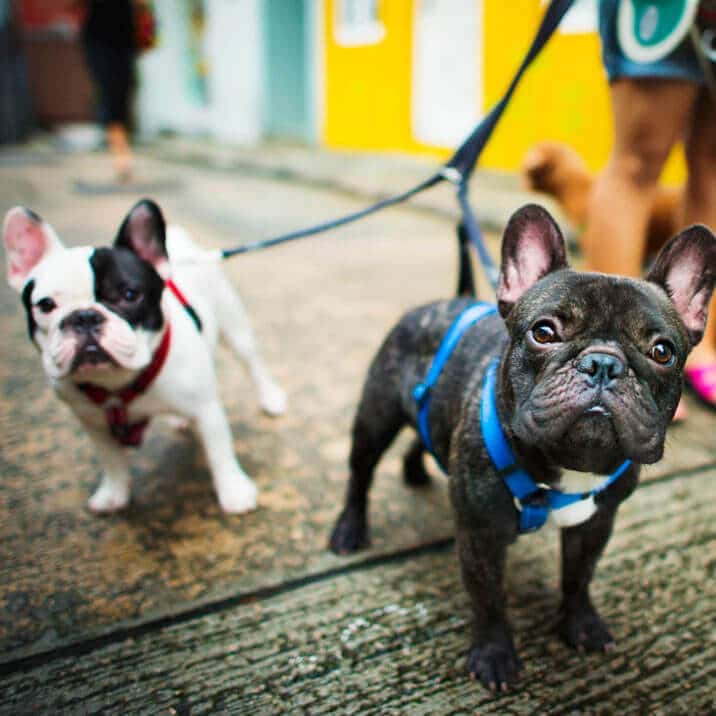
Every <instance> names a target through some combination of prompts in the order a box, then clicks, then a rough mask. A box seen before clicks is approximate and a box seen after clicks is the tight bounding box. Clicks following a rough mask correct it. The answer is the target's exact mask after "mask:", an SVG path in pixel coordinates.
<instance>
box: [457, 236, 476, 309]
mask: <svg viewBox="0 0 716 716" xmlns="http://www.w3.org/2000/svg"><path fill="white" fill-rule="evenodd" d="M457 262H458V277H457V294H456V295H457V296H458V297H459V298H460V297H463V298H474V297H475V296H476V295H477V291H476V290H475V276H474V274H473V271H472V261H471V260H470V241H469V239H468V237H467V231H465V225H464V224H463V223H462V222H460V223H459V224H458V225H457Z"/></svg>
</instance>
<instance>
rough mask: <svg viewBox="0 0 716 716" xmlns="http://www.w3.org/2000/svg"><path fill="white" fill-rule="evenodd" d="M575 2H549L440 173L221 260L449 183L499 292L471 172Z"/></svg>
mask: <svg viewBox="0 0 716 716" xmlns="http://www.w3.org/2000/svg"><path fill="white" fill-rule="evenodd" d="M574 1H575V0H552V1H551V2H550V4H549V6H548V7H547V10H546V11H545V13H544V16H543V17H542V21H541V23H540V26H539V28H538V30H537V33H536V35H535V37H534V40H533V41H532V44H531V45H530V48H529V50H528V52H527V54H526V55H525V57H524V59H523V60H522V63H521V64H520V66H519V68H518V70H517V72H516V73H515V75H514V77H513V78H512V81H511V82H510V84H509V86H508V88H507V90H506V92H505V94H504V95H503V97H502V99H501V100H500V101H499V102H498V103H497V104H496V105H495V106H494V107H493V108H492V109H491V110H490V112H489V113H488V114H487V116H486V117H485V118H484V119H483V120H482V121H481V122H480V123H479V124H478V125H477V126H476V127H475V129H474V130H473V131H472V132H471V133H470V135H469V136H468V137H467V139H465V141H464V142H463V143H462V144H461V145H460V146H459V147H458V148H457V150H456V151H455V153H454V154H453V156H452V157H451V158H450V160H449V161H447V162H446V163H445V164H444V165H443V166H442V167H441V169H440V170H439V171H438V172H437V173H435V174H433V175H432V176H431V177H429V178H428V179H426V180H425V181H423V182H421V183H420V184H417V185H416V186H414V187H412V188H411V189H408V190H407V191H405V192H403V193H402V194H397V195H395V196H392V197H388V198H387V199H381V200H380V201H378V202H376V203H375V204H372V205H371V206H368V207H366V208H365V209H361V210H360V211H356V212H353V213H351V214H347V215H345V216H342V217H339V218H337V219H333V220H331V221H326V222H323V223H321V224H317V225H315V226H311V227H309V228H307V229H300V230H298V231H293V232H291V233H288V234H283V235H280V236H276V237H273V238H270V239H263V240H260V241H255V242H253V243H250V244H245V245H244V246H237V247H236V248H232V249H223V250H222V251H221V252H220V256H221V258H222V259H228V258H231V257H232V256H238V255H239V254H245V253H248V252H249V251H260V250H262V249H268V248H270V247H272V246H278V245H279V244H283V243H286V242H288V241H296V240H297V239H302V238H305V237H308V236H315V235H316V234H321V233H323V232H325V231H329V230H331V229H335V228H338V227H340V226H345V225H346V224H350V223H352V222H354V221H358V220H359V219H362V218H364V217H366V216H369V215H370V214H374V213H376V212H378V211H381V210H382V209H385V208H387V207H389V206H394V205H396V204H400V203H402V202H404V201H407V200H408V199H410V198H411V197H413V196H415V195H417V194H419V193H421V192H423V191H425V190H426V189H429V188H431V187H433V186H435V185H436V184H439V183H440V182H442V181H448V182H450V183H451V184H453V185H455V186H456V187H457V200H458V203H459V205H460V209H461V211H462V224H461V226H462V227H463V230H464V232H465V234H466V236H467V238H468V241H469V243H470V244H472V246H473V247H474V248H475V250H476V252H477V255H478V257H479V259H480V263H481V264H482V266H483V268H484V270H485V273H486V274H487V278H488V280H489V281H490V284H491V285H492V287H493V288H496V287H497V281H498V277H499V271H498V268H497V266H496V265H495V262H494V260H493V259H492V256H491V255H490V252H489V251H488V249H487V246H486V245H485V241H484V238H483V236H482V232H481V231H480V226H479V224H478V222H477V219H476V218H475V215H474V214H473V212H472V209H471V208H470V204H469V201H468V188H469V181H470V175H471V174H472V171H473V169H474V168H475V165H476V164H477V161H478V159H479V158H480V155H481V154H482V150H483V149H484V147H485V145H486V144H487V141H488V139H489V138H490V136H491V135H492V132H493V131H494V129H495V127H496V126H497V123H498V121H499V120H500V118H501V117H502V115H503V113H504V111H505V109H506V108H507V105H508V103H509V101H510V99H511V98H512V94H513V93H514V91H515V89H516V88H517V85H518V84H519V82H520V80H521V79H522V76H523V74H524V73H525V71H526V70H527V68H528V67H529V66H530V65H531V64H532V61H533V60H534V59H535V57H537V55H538V54H539V53H540V51H541V50H542V48H543V47H544V46H545V45H546V44H547V41H548V40H549V38H550V37H551V36H552V35H553V34H554V32H555V30H556V29H557V27H558V26H559V23H560V22H561V21H562V18H563V17H564V16H565V15H566V14H567V11H568V10H569V9H570V7H571V6H572V4H573V3H574Z"/></svg>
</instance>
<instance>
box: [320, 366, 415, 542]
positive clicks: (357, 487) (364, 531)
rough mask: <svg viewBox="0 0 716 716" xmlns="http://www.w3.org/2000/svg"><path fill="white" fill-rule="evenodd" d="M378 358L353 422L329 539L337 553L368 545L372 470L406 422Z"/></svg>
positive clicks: (397, 396) (398, 400)
mask: <svg viewBox="0 0 716 716" xmlns="http://www.w3.org/2000/svg"><path fill="white" fill-rule="evenodd" d="M379 361H380V356H379V357H378V359H377V360H376V363H375V364H374V366H373V367H372V369H371V372H370V375H369V377H368V380H367V382H366V384H365V387H364V389H363V396H362V398H361V401H360V405H359V406H358V412H357V414H356V417H355V421H354V423H353V445H352V448H351V455H350V478H349V481H348V490H347V493H346V503H345V506H344V508H343V512H341V515H340V517H339V518H338V521H337V522H336V526H335V527H334V528H333V533H332V534H331V539H330V547H331V549H332V550H333V551H334V552H336V553H337V554H347V553H349V552H354V551H355V550H357V549H360V548H361V547H365V546H367V545H368V544H369V542H370V538H369V534H368V520H367V508H368V490H369V489H370V486H371V483H372V481H373V471H374V469H375V466H376V465H377V464H378V461H379V460H380V458H381V456H382V455H383V453H384V452H385V451H386V450H387V449H388V447H389V446H390V444H391V443H392V442H393V439H394V438H395V436H396V435H397V433H398V431H399V430H400V428H402V427H403V425H405V423H406V421H407V417H406V415H405V412H404V411H403V408H402V405H401V402H400V396H399V394H398V391H397V389H395V390H393V389H392V388H393V386H392V385H391V381H390V380H389V379H386V376H384V375H382V371H381V370H380V362H379Z"/></svg>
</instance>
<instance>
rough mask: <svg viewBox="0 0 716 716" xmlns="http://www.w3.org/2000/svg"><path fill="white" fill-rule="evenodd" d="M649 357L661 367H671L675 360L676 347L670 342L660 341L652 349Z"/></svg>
mask: <svg viewBox="0 0 716 716" xmlns="http://www.w3.org/2000/svg"><path fill="white" fill-rule="evenodd" d="M649 357H650V358H651V359H652V360H653V361H654V362H655V363H658V364H659V365H671V364H672V363H673V362H674V358H675V356H674V347H673V346H672V345H671V343H669V342H668V341H659V342H658V343H655V344H654V345H653V346H652V347H651V350H650V351H649Z"/></svg>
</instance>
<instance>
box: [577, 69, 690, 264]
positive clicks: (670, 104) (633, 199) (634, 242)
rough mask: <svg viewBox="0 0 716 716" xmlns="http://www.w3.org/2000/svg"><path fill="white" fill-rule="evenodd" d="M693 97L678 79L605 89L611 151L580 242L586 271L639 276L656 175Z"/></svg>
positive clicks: (679, 134)
mask: <svg viewBox="0 0 716 716" xmlns="http://www.w3.org/2000/svg"><path fill="white" fill-rule="evenodd" d="M697 92H698V86H697V85H696V84H695V83H693V82H687V81H682V80H662V79H640V80H632V79H626V78H625V79H619V80H616V81H614V82H613V83H612V84H611V86H610V94H611V101H612V111H613V119H614V146H613V148H612V152H611V155H610V158H609V162H608V164H607V167H606V169H605V170H604V172H603V173H602V174H601V176H600V177H599V179H598V180H597V182H596V183H595V186H594V190H593V192H592V198H591V201H590V206H589V211H588V215H587V226H586V229H585V232H584V236H583V238H582V248H583V250H584V253H585V256H586V268H587V269H588V270H591V271H603V272H605V273H616V274H622V275H625V276H640V275H641V273H642V263H643V260H644V248H645V242H646V227H647V222H648V217H649V211H650V209H651V205H652V203H653V200H654V193H655V190H656V187H657V184H658V181H659V175H660V174H661V170H662V167H663V166H664V162H665V161H666V159H667V157H668V156H669V152H670V151H671V148H672V147H673V146H674V144H675V142H676V141H677V140H678V139H679V138H680V137H682V136H683V134H684V131H685V129H686V127H687V124H688V120H689V116H690V112H691V107H692V106H693V104H694V99H695V97H696V94H697Z"/></svg>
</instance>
